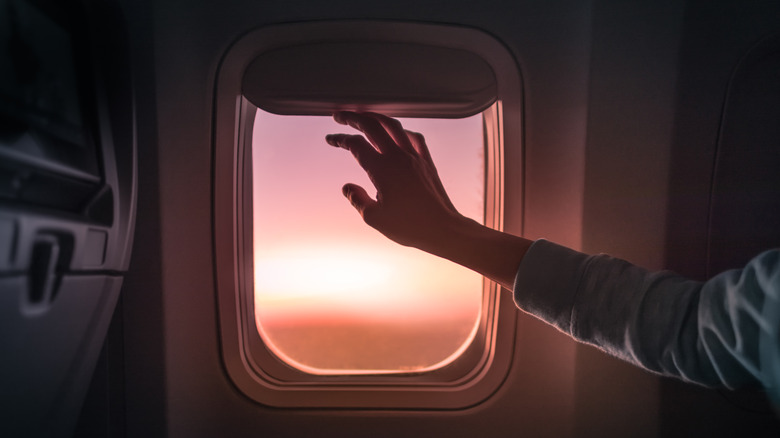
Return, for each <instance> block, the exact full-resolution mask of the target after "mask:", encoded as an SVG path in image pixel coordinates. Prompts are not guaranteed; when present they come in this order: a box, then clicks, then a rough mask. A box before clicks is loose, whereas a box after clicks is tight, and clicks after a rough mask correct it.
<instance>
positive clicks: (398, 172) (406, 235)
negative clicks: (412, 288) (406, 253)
mask: <svg viewBox="0 0 780 438" xmlns="http://www.w3.org/2000/svg"><path fill="white" fill-rule="evenodd" d="M333 118H334V119H335V120H336V122H338V123H340V124H342V125H348V126H351V127H353V128H355V129H357V130H358V131H360V132H361V133H363V135H350V134H332V135H328V136H327V137H326V138H325V139H326V141H327V142H328V144H330V145H332V146H336V147H340V148H343V149H346V150H348V151H350V152H351V153H352V155H353V156H354V157H355V159H357V161H358V163H359V164H360V166H361V167H362V168H363V169H364V170H365V171H366V173H367V174H368V177H369V178H370V180H371V182H372V183H373V184H374V186H375V188H376V200H374V199H372V198H371V197H370V196H369V195H368V193H367V192H366V190H365V189H364V188H363V187H360V186H358V185H356V184H345V185H344V187H343V188H342V192H343V193H344V196H346V197H347V198H348V199H349V201H350V202H351V203H352V205H353V206H354V207H355V209H357V211H358V212H359V213H360V215H361V216H362V217H363V220H364V221H365V222H366V223H367V224H368V225H369V226H371V227H373V228H375V229H376V230H378V231H379V232H381V233H382V234H384V235H385V236H387V237H388V238H390V239H391V240H393V241H395V242H397V243H400V244H402V245H406V246H413V247H416V248H420V249H422V250H425V251H428V252H437V251H436V248H435V247H436V246H437V245H439V243H438V242H440V240H439V239H440V238H441V237H443V231H444V230H443V228H444V229H446V227H447V226H448V224H451V223H453V221H454V222H457V221H459V220H463V217H462V216H461V215H460V214H459V213H458V211H457V210H456V209H455V207H454V206H453V205H452V202H451V201H450V199H449V197H448V196H447V192H446V191H445V190H444V187H443V186H442V183H441V180H440V179H439V175H438V172H437V171H436V167H435V166H434V164H433V160H432V159H431V155H430V153H429V152H428V147H427V146H426V144H425V139H424V138H423V136H422V135H421V134H419V133H416V132H411V131H408V130H405V129H404V128H403V126H401V123H400V122H399V121H398V120H395V119H392V118H390V117H387V116H384V115H381V114H376V113H368V112H365V113H358V112H351V111H342V112H337V113H335V114H334V116H333Z"/></svg>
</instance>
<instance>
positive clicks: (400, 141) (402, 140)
mask: <svg viewBox="0 0 780 438" xmlns="http://www.w3.org/2000/svg"><path fill="white" fill-rule="evenodd" d="M363 114H366V115H368V116H371V117H373V118H375V119H376V120H378V121H379V123H381V124H382V126H383V127H384V128H385V130H386V131H387V132H388V133H389V134H390V136H391V137H393V140H395V144H397V145H398V146H399V147H400V148H401V149H403V150H405V151H406V152H408V153H410V154H414V153H415V149H414V147H413V146H412V142H411V141H410V140H409V136H408V135H407V134H408V131H406V130H404V127H403V125H401V122H399V121H398V120H396V119H394V118H392V117H387V116H386V115H384V114H378V113H371V112H367V113H363Z"/></svg>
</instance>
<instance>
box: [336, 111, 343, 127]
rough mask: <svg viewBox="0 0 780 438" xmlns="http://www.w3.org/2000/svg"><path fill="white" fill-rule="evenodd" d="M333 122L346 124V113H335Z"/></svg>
mask: <svg viewBox="0 0 780 438" xmlns="http://www.w3.org/2000/svg"><path fill="white" fill-rule="evenodd" d="M333 120H335V121H336V123H340V124H342V125H343V124H345V122H344V111H336V112H335V113H333Z"/></svg>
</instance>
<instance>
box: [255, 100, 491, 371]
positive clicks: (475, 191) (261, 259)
mask: <svg viewBox="0 0 780 438" xmlns="http://www.w3.org/2000/svg"><path fill="white" fill-rule="evenodd" d="M401 121H402V122H403V123H404V126H405V127H406V128H407V129H410V130H413V131H418V132H422V133H423V134H425V137H426V140H427V143H428V146H429V148H430V150H431V154H432V156H433V157H434V160H435V162H436V165H437V167H438V170H439V174H440V176H441V179H442V181H443V183H444V186H445V187H446V188H447V190H448V193H449V194H450V198H451V199H452V201H453V203H454V204H455V206H456V207H457V208H458V210H459V211H460V212H461V213H463V214H464V215H466V216H469V217H471V218H473V219H475V220H478V221H480V222H482V221H483V216H484V205H485V201H484V199H485V176H484V172H485V170H484V169H485V163H484V141H483V132H482V117H481V115H480V114H477V115H475V116H472V117H468V118H464V119H402V120H401ZM335 132H354V131H353V130H352V129H351V128H348V127H344V126H341V125H338V124H336V123H335V122H333V120H332V119H331V118H330V117H315V116H278V115H273V114H269V113H266V112H263V111H262V110H259V109H258V110H257V116H256V119H255V123H254V132H253V137H252V141H253V145H252V156H253V157H252V160H253V161H252V166H253V170H252V179H253V186H252V187H253V235H254V280H255V290H254V299H255V322H256V325H257V329H258V332H259V333H260V336H261V337H262V338H263V341H264V342H265V344H266V345H267V346H268V347H269V349H270V350H271V351H272V352H273V353H274V354H275V355H276V356H278V357H279V358H280V359H281V360H282V361H284V362H286V363H287V364H288V365H290V366H293V367H295V368H297V369H300V370H302V371H305V372H309V373H313V374H382V373H403V372H420V371H428V370H432V369H436V368H439V367H442V366H444V365H446V364H448V363H450V362H452V361H453V360H454V359H456V358H457V357H458V355H459V354H460V353H461V352H462V351H463V350H465V348H466V347H467V346H468V345H469V343H470V342H471V340H472V339H473V337H474V334H475V332H476V328H477V326H478V323H479V318H480V314H481V306H482V293H483V279H482V277H481V276H480V275H478V274H475V273H473V272H471V271H469V270H467V269H465V268H463V267H460V266H458V265H456V264H454V263H452V262H449V261H447V260H443V259H439V258H437V257H434V256H431V255H428V254H426V253H423V252H422V251H419V250H416V249H413V248H406V247H403V246H400V245H397V244H395V243H393V242H391V241H389V240H388V239H386V238H385V237H384V236H382V235H381V234H380V233H378V232H376V231H375V230H373V229H371V228H370V227H368V226H367V225H365V224H364V223H363V221H362V219H361V218H360V216H359V215H358V214H357V212H356V211H354V209H353V208H352V206H351V205H350V204H349V202H348V201H347V200H346V199H345V198H344V197H343V196H342V194H341V186H342V185H343V184H344V183H347V182H352V183H357V184H360V185H362V186H363V187H365V188H366V190H368V191H369V193H370V194H373V193H374V190H373V186H372V185H371V184H370V182H369V181H368V178H367V177H366V176H365V173H364V172H363V171H362V169H360V167H359V166H358V164H357V163H356V162H355V160H354V158H353V157H352V156H351V154H350V153H349V152H347V151H344V150H338V149H335V148H333V147H331V146H328V145H327V144H326V143H325V141H324V137H325V135H326V134H328V133H335Z"/></svg>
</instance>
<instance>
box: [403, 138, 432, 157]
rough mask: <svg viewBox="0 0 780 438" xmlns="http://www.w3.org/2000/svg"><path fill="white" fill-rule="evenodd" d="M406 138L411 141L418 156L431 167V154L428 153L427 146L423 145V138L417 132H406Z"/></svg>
mask: <svg viewBox="0 0 780 438" xmlns="http://www.w3.org/2000/svg"><path fill="white" fill-rule="evenodd" d="M406 136H407V137H408V138H409V140H410V141H411V144H412V146H413V147H414V150H415V151H416V152H417V154H419V155H420V156H421V157H422V159H423V160H424V161H425V162H426V163H428V164H431V165H433V158H431V153H430V151H428V145H426V144H425V137H423V135H422V134H420V133H419V132H412V131H406Z"/></svg>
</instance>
